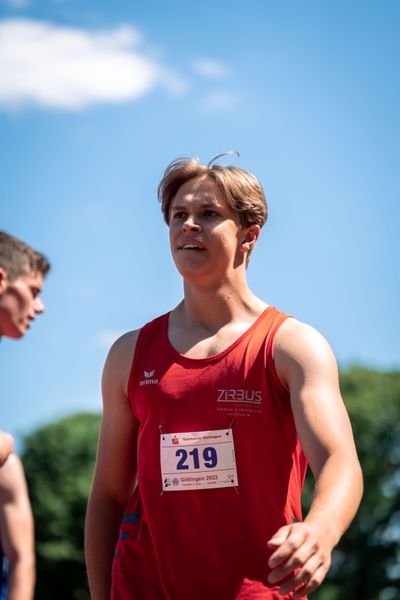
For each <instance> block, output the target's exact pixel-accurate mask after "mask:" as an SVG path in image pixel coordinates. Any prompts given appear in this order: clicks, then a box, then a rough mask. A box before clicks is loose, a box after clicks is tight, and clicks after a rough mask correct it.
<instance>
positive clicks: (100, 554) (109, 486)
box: [85, 331, 138, 600]
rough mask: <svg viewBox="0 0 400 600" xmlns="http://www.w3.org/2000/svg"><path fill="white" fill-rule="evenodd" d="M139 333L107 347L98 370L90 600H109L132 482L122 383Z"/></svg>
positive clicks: (132, 452)
mask: <svg viewBox="0 0 400 600" xmlns="http://www.w3.org/2000/svg"><path fill="white" fill-rule="evenodd" d="M137 335H138V332H137V331H136V332H130V333H127V334H126V335H124V336H122V337H121V338H119V340H117V341H116V342H115V344H114V345H113V346H112V348H111V350H110V352H109V354H108V357H107V360H106V363H105V366H104V371H103V379H102V393H103V419H102V425H101V430H100V436H99V443H98V448H97V457H96V466H95V471H94V476H93V482H92V489H91V493H90V497H89V502H88V508H87V515H86V527H85V558H86V566H87V572H88V579H89V587H90V593H91V598H92V600H109V598H110V590H111V566H112V560H113V556H114V551H115V546H116V543H117V539H118V531H119V526H120V523H121V517H122V514H123V511H124V509H125V507H126V503H127V501H128V499H129V497H130V495H131V493H132V490H133V488H134V485H135V476H136V441H137V431H138V424H137V420H136V419H135V418H134V417H133V414H132V410H131V407H130V404H129V401H128V398H127V384H128V379H129V372H130V368H131V363H132V358H133V353H134V348H135V343H136V340H137Z"/></svg>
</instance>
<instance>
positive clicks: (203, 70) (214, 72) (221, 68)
mask: <svg viewBox="0 0 400 600" xmlns="http://www.w3.org/2000/svg"><path fill="white" fill-rule="evenodd" d="M193 68H194V70H195V71H197V73H199V74H200V75H203V76H204V77H209V78H210V79H222V78H226V77H228V76H229V75H230V71H229V69H228V67H226V66H225V65H224V64H223V63H221V62H219V61H217V60H213V59H211V58H201V59H199V60H196V61H194V63H193Z"/></svg>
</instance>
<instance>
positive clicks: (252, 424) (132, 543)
mask: <svg viewBox="0 0 400 600" xmlns="http://www.w3.org/2000/svg"><path fill="white" fill-rule="evenodd" d="M159 197H160V200H161V203H162V210H163V213H164V218H165V220H166V222H167V224H168V226H169V233H170V245H171V252H172V256H173V259H174V261H175V264H176V267H177V269H178V271H179V272H180V274H181V275H182V277H183V285H184V298H183V300H182V302H181V303H180V304H179V305H178V306H177V307H176V308H174V309H173V310H172V311H171V312H169V313H167V314H166V315H163V316H161V317H159V318H157V319H155V320H154V321H152V322H150V323H148V324H147V325H145V326H144V327H143V328H142V329H141V330H139V331H134V332H130V333H127V334H126V335H124V336H122V337H121V338H120V339H119V340H118V341H117V342H116V343H115V344H114V345H113V347H112V348H111V350H110V353H109V356H108V358H107V361H106V365H105V368H104V374H103V395H104V414H103V422H102V428H101V433H100V438H99V447H98V455H97V462H96V468H95V474H94V479H93V485H92V491H91V496H90V500H89V504H88V514H87V525H86V560H87V567H88V575H89V584H90V589H91V594H92V599H93V600H105V599H106V598H107V599H108V598H110V597H111V599H112V600H163V599H168V600H188V599H190V600H205V599H207V600H234V599H240V600H244V599H253V600H255V599H257V600H259V599H265V600H267V599H269V600H270V599H277V598H286V599H289V598H304V597H305V596H306V595H307V594H309V593H310V592H312V591H314V590H315V589H316V588H317V587H318V586H319V585H320V584H321V582H322V580H323V579H324V577H325V575H326V573H327V571H328V569H329V566H330V560H331V553H332V550H333V548H334V547H335V545H336V544H337V543H338V541H339V539H340V537H341V535H342V534H343V532H344V531H345V530H346V528H347V527H348V525H349V523H350V521H351V520H352V518H353V516H354V514H355V512H356V510H357V507H358V504H359V502H360V498H361V493H362V477H361V472H360V466H359V463H358V459H357V455H356V451H355V447H354V442H353V436H352V432H351V426H350V423H349V419H348V416H347V413H346V410H345V408H344V405H343V402H342V399H341V395H340V391H339V385H338V374H337V367H336V361H335V359H334V356H333V353H332V351H331V349H330V347H329V345H328V344H327V342H326V341H325V340H324V339H323V338H322V336H321V335H320V334H319V333H317V332H316V331H315V330H314V329H312V328H311V327H309V326H307V325H305V324H303V323H300V322H299V321H297V320H295V319H293V318H289V317H288V315H286V314H284V313H282V312H280V311H279V310H277V309H276V308H274V307H272V306H268V305H267V304H265V303H264V302H263V301H262V300H260V299H259V298H257V297H256V296H255V295H254V294H253V293H252V292H251V291H250V289H249V288H248V285H247V282H246V267H247V263H248V260H249V256H250V253H251V252H252V250H253V249H254V246H255V244H256V241H257V238H258V236H259V234H260V230H261V227H262V226H263V224H264V222H265V220H266V217H267V205H266V201H265V197H264V192H263V190H262V187H261V185H260V183H259V182H258V180H257V179H256V178H255V177H254V176H253V175H251V174H250V173H248V172H246V171H244V170H242V169H239V168H234V167H221V166H218V165H210V166H208V165H203V164H200V163H199V162H198V161H196V160H194V159H181V160H177V161H175V162H173V163H172V164H171V165H170V166H169V167H168V168H167V170H166V172H165V174H164V177H163V179H162V181H161V183H160V186H159ZM266 276H267V272H266ZM307 461H308V462H309V464H310V466H311V469H312V472H313V474H314V477H315V491H314V497H313V502H312V506H311V508H310V511H309V513H308V514H307V516H306V517H305V519H304V520H302V515H301V507H300V496H301V489H302V485H303V481H304V476H305V471H306V462H307Z"/></svg>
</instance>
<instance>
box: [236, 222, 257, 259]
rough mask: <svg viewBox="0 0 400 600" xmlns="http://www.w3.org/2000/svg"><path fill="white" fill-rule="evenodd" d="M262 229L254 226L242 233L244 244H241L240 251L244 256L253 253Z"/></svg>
mask: <svg viewBox="0 0 400 600" xmlns="http://www.w3.org/2000/svg"><path fill="white" fill-rule="evenodd" d="M260 231H261V227H260V226H259V225H256V224H253V225H249V227H246V229H244V230H243V232H242V243H241V244H240V247H239V250H240V252H243V254H247V253H249V252H251V251H252V250H253V248H254V246H255V243H256V241H257V239H258V236H259V235H260Z"/></svg>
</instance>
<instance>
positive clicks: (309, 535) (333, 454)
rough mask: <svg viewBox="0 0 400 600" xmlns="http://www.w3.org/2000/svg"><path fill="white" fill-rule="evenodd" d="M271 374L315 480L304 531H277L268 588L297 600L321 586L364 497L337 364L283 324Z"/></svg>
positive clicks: (309, 333)
mask: <svg viewBox="0 0 400 600" xmlns="http://www.w3.org/2000/svg"><path fill="white" fill-rule="evenodd" d="M274 360H275V367H276V371H277V374H278V377H279V378H280V380H281V381H282V383H283V384H284V385H285V386H286V387H287V389H288V390H289V393H290V400H291V405H292V411H293V415H294V419H295V423H296V428H297V432H298V435H299V438H300V442H301V445H302V448H303V451H304V453H305V455H306V457H307V459H308V461H309V464H310V467H311V470H312V472H313V475H314V478H315V488H314V495H313V500H312V504H311V507H310V511H309V513H308V515H307V516H306V517H305V519H304V521H303V522H302V523H294V524H292V525H287V526H285V527H282V528H281V529H279V530H278V531H277V532H276V533H275V534H274V536H273V537H272V538H271V539H270V540H269V542H268V546H269V548H270V549H271V550H274V551H273V553H272V555H271V557H270V560H269V566H270V568H272V569H273V570H272V571H271V573H270V576H269V581H270V582H271V583H277V582H279V581H281V580H282V579H283V578H285V577H288V576H289V577H288V579H287V580H286V581H285V582H284V583H283V584H282V585H281V588H280V593H281V594H287V593H288V592H289V591H292V590H295V589H296V592H295V594H294V598H302V597H303V596H304V595H306V594H310V593H311V592H313V591H314V590H315V589H316V588H317V587H319V585H320V584H321V583H322V581H323V579H324V578H325V575H326V574H327V572H328V570H329V567H330V564H331V553H332V550H333V548H334V547H335V546H336V544H337V543H338V541H339V540H340V538H341V536H342V535H343V533H344V532H345V531H346V529H347V527H348V526H349V525H350V523H351V521H352V519H353V517H354V515H355V513H356V511H357V508H358V506H359V504H360V500H361V496H362V474H361V468H360V464H359V462H358V458H357V453H356V449H355V445H354V440H353V434H352V430H351V425H350V421H349V418H348V415H347V412H346V409H345V406H344V404H343V400H342V397H341V394H340V389H339V378H338V370H337V365H336V360H335V357H334V355H333V352H332V350H331V348H330V346H329V344H328V343H327V342H326V340H325V339H324V338H323V337H322V336H321V335H320V334H319V333H318V332H317V331H315V329H313V328H312V327H309V326H308V325H305V324H304V323H300V322H299V321H295V320H294V319H288V320H287V321H285V323H284V324H283V325H282V326H281V328H280V329H279V331H278V332H277V335H276V338H275V352H274Z"/></svg>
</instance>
